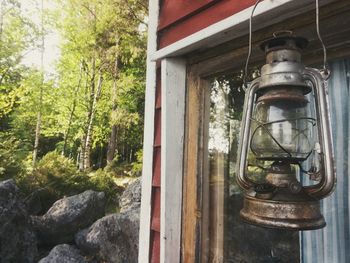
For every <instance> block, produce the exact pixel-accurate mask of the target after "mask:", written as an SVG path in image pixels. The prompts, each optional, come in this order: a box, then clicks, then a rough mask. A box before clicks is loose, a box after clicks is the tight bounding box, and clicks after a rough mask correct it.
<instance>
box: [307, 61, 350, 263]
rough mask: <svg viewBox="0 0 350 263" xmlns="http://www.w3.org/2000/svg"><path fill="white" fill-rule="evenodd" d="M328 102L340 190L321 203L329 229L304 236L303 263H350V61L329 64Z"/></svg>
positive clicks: (338, 187) (308, 232)
mask: <svg viewBox="0 0 350 263" xmlns="http://www.w3.org/2000/svg"><path fill="white" fill-rule="evenodd" d="M330 67H331V72H332V76H331V79H330V80H329V100H330V111H331V120H332V132H333V142H334V153H335V164H336V170H337V187H336V189H335V191H334V193H333V194H332V195H331V196H330V197H328V198H326V199H324V200H323V201H322V214H323V215H324V217H325V220H326V222H327V226H326V227H325V228H323V229H320V230H315V231H304V232H302V233H301V256H302V262H303V263H328V262H333V263H347V262H350V239H349V237H350V229H349V220H350V219H349V204H350V203H349V198H350V196H349V190H350V185H349V176H350V170H349V161H350V156H349V149H350V144H349V132H350V115H349V110H350V101H349V88H350V81H349V78H350V60H349V59H347V60H346V59H342V60H337V61H333V62H331V63H330Z"/></svg>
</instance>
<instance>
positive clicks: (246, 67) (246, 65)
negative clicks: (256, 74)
mask: <svg viewBox="0 0 350 263" xmlns="http://www.w3.org/2000/svg"><path fill="white" fill-rule="evenodd" d="M261 1H262V0H257V1H256V2H255V5H254V7H253V9H252V13H251V14H250V18H249V48H248V56H247V60H246V62H245V68H244V74H243V90H244V91H246V90H247V88H248V87H247V75H248V65H249V60H250V55H251V54H252V19H253V15H254V11H255V9H256V7H257V6H258V4H259V3H260V2H261Z"/></svg>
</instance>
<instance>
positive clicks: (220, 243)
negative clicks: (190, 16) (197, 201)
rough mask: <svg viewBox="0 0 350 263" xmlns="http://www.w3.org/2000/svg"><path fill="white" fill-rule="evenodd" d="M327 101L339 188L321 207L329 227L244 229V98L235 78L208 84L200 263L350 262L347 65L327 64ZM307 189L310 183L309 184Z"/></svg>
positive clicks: (349, 68)
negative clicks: (240, 166)
mask: <svg viewBox="0 0 350 263" xmlns="http://www.w3.org/2000/svg"><path fill="white" fill-rule="evenodd" d="M330 66H331V70H332V78H331V79H330V81H329V99H330V110H331V117H332V129H333V140H334V148H335V151H334V152H335V162H336V168H337V187H336V190H335V192H334V193H333V194H332V195H331V196H330V197H328V198H326V199H324V200H323V201H322V205H321V206H322V214H323V215H324V217H325V220H326V222H327V226H326V227H325V228H323V229H320V230H312V231H300V232H298V231H288V230H277V229H268V228H263V227H258V226H253V225H249V224H246V223H244V222H243V221H242V220H241V219H240V217H239V212H240V210H241V209H242V206H243V195H242V192H241V191H240V189H239V187H238V185H237V184H236V179H235V176H236V175H235V166H236V160H237V147H238V140H239V130H240V125H241V117H242V108H243V101H244V92H243V91H242V90H241V89H240V87H241V84H242V83H241V78H240V76H239V74H237V75H235V74H227V75H221V76H219V77H216V78H213V79H211V90H210V102H211V103H210V111H209V115H210V117H209V125H208V126H209V133H208V138H207V140H208V149H207V150H208V157H209V158H208V160H209V161H208V170H209V174H208V178H207V180H208V181H209V189H208V193H209V205H208V209H209V213H208V215H209V216H208V224H209V228H208V229H209V233H208V235H205V238H206V239H207V240H204V241H205V242H207V244H208V249H207V250H205V251H203V252H202V253H203V258H204V262H247V263H248V262H254V263H255V262H258V263H259V262H288V263H293V262H303V263H329V262H332V263H347V262H350V228H349V223H350V216H349V211H350V209H349V208H350V195H349V191H350V184H349V176H350V170H349V161H350V156H349V150H350V143H349V132H350V114H349V112H350V100H349V92H350V91H349V90H350V60H337V61H334V62H331V63H330ZM308 183H310V182H308Z"/></svg>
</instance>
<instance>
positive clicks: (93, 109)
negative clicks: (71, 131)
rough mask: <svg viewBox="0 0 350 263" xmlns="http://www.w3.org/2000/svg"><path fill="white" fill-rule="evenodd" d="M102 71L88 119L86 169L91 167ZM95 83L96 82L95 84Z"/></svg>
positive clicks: (85, 153)
mask: <svg viewBox="0 0 350 263" xmlns="http://www.w3.org/2000/svg"><path fill="white" fill-rule="evenodd" d="M102 81H103V78H102V73H101V72H99V77H98V83H97V91H96V92H93V93H92V94H93V95H94V96H93V100H92V105H91V109H90V112H89V119H88V126H87V129H86V138H85V149H84V156H83V158H84V161H83V163H84V165H83V167H84V170H86V169H89V168H90V167H91V159H90V157H91V156H90V155H91V143H92V133H93V121H94V118H95V113H96V104H97V102H98V100H99V98H100V95H101V90H102ZM93 85H94V84H93Z"/></svg>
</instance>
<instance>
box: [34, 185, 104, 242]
mask: <svg viewBox="0 0 350 263" xmlns="http://www.w3.org/2000/svg"><path fill="white" fill-rule="evenodd" d="M105 203H106V200H105V194H104V193H103V192H95V191H92V190H88V191H85V192H83V193H81V194H78V195H74V196H70V197H65V198H63V199H60V200H58V201H56V202H55V203H54V204H53V205H52V207H51V208H50V209H49V210H48V211H47V213H46V214H45V215H43V216H32V223H33V226H34V228H35V230H36V231H37V234H38V238H39V242H40V244H45V245H55V244H61V243H69V242H72V241H73V240H74V234H75V233H77V232H78V231H79V230H81V229H84V228H86V227H87V226H89V225H91V224H92V223H93V222H95V221H96V220H97V219H98V218H101V217H102V216H103V215H104V211H105Z"/></svg>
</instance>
